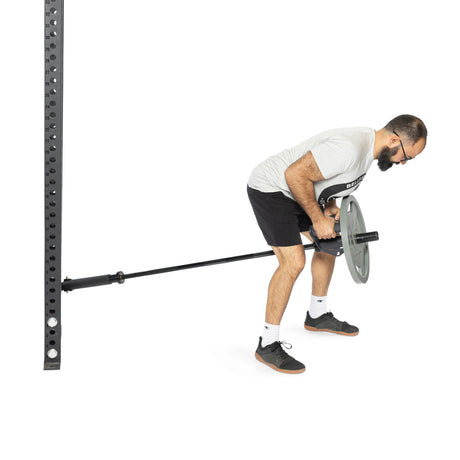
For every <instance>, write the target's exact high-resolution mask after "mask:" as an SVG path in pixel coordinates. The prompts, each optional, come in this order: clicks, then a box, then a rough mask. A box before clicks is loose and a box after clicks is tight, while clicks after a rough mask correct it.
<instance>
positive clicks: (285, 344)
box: [279, 340, 292, 350]
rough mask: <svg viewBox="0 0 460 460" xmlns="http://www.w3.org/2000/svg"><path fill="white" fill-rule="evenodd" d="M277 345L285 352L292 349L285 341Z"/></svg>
mask: <svg viewBox="0 0 460 460" xmlns="http://www.w3.org/2000/svg"><path fill="white" fill-rule="evenodd" d="M279 344H280V345H281V346H282V347H283V348H285V349H286V350H290V349H291V348H292V345H291V344H290V343H287V342H286V341H285V340H283V341H282V342H279Z"/></svg>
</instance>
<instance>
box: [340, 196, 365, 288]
mask: <svg viewBox="0 0 460 460" xmlns="http://www.w3.org/2000/svg"><path fill="white" fill-rule="evenodd" d="M365 231H366V225H365V224H364V218H363V214H362V213H361V208H360V207H359V204H358V201H357V200H356V198H355V197H354V196H353V195H349V196H347V197H345V198H343V199H342V204H341V205H340V233H341V235H342V245H343V252H344V254H345V259H346V260H347V265H348V269H349V270H350V274H351V277H352V278H353V279H354V280H355V282H356V283H358V284H361V283H365V282H366V281H367V279H368V278H369V246H368V243H361V244H358V243H356V241H355V238H354V236H355V235H357V234H358V233H364V232H365Z"/></svg>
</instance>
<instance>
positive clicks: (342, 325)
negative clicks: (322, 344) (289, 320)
mask: <svg viewBox="0 0 460 460" xmlns="http://www.w3.org/2000/svg"><path fill="white" fill-rule="evenodd" d="M305 329H307V330H309V331H325V332H333V333H334V334H340V335H350V336H352V335H358V334H359V329H358V328H357V327H356V326H350V324H348V323H347V322H345V321H339V320H338V319H336V318H334V315H333V314H332V313H331V312H329V313H324V315H321V316H320V317H318V318H316V319H313V318H312V317H311V316H310V313H309V312H307V318H306V320H305Z"/></svg>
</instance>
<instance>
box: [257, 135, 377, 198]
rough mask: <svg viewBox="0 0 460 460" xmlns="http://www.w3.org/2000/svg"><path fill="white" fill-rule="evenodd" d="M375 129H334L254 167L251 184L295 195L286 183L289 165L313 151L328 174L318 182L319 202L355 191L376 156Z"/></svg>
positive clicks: (267, 190) (317, 196)
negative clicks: (285, 175) (286, 172)
mask: <svg viewBox="0 0 460 460" xmlns="http://www.w3.org/2000/svg"><path fill="white" fill-rule="evenodd" d="M374 143H375V131H374V130H373V129H372V128H340V129H332V130H329V131H325V132H323V133H320V134H318V135H317V136H314V137H311V138H310V139H307V140H306V141H304V142H302V143H301V144H299V145H296V146H295V147H292V148H291V149H288V150H283V151H282V152H280V153H278V154H277V155H274V156H271V157H269V158H267V159H266V160H265V161H264V162H262V163H261V164H259V165H258V166H256V167H255V168H254V170H253V171H252V174H251V176H250V177H249V181H248V185H249V187H251V188H254V189H256V190H259V191H261V192H282V193H283V194H284V195H286V196H287V197H289V198H291V199H294V197H293V195H292V193H291V191H290V189H289V186H288V185H287V183H286V179H285V177H284V173H285V171H286V169H287V168H288V167H289V166H290V165H291V164H292V163H294V162H295V161H297V160H298V159H299V158H301V157H302V156H304V155H305V154H306V153H307V152H308V151H311V153H312V154H313V157H314V159H315V161H316V163H317V165H318V167H319V169H320V171H321V173H322V175H323V176H324V178H325V179H324V180H322V181H318V182H315V183H314V187H315V195H316V199H317V201H318V203H319V204H320V205H322V206H323V205H324V204H325V203H327V202H328V201H331V200H333V199H335V198H339V197H344V196H348V195H350V194H351V193H353V192H354V191H355V190H356V189H357V188H358V186H359V184H360V183H361V181H362V180H363V179H364V176H365V175H366V172H367V171H368V169H369V168H370V166H371V164H372V160H373V159H374Z"/></svg>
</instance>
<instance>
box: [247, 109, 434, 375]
mask: <svg viewBox="0 0 460 460" xmlns="http://www.w3.org/2000/svg"><path fill="white" fill-rule="evenodd" d="M426 137H427V129H426V127H425V125H424V123H423V122H422V120H420V119H419V118H417V117H414V116H412V115H400V116H398V117H396V118H394V119H393V120H391V121H390V122H389V123H388V124H387V125H386V126H385V127H384V128H382V129H380V130H379V131H374V130H373V129H371V128H343V129H335V130H330V131H326V132H324V133H321V134H318V135H317V136H314V137H312V138H310V139H308V140H306V141H304V142H302V143H301V144H299V145H297V146H295V147H293V148H291V149H289V150H284V151H282V152H281V153H279V154H278V155H275V156H272V157H270V158H268V159H267V160H265V161H264V162H263V163H261V164H260V165H258V166H257V167H256V168H255V169H254V170H253V171H252V174H251V176H250V178H249V181H248V196H249V200H250V202H251V205H252V208H253V210H254V213H255V216H256V219H257V222H258V224H259V227H260V229H261V230H262V233H263V235H264V237H265V239H266V241H267V243H268V244H269V245H270V246H271V247H272V248H273V251H274V252H275V254H276V256H277V258H278V262H279V267H278V268H277V270H276V271H275V273H274V275H273V277H272V279H271V281H270V284H269V287H268V298H267V306H266V312H265V326H264V332H263V335H262V337H260V338H259V345H258V347H257V350H256V358H257V359H258V360H259V361H261V362H262V363H264V364H267V365H268V366H270V367H271V368H273V369H275V370H277V371H280V372H285V373H295V374H297V373H301V372H303V371H305V366H304V365H303V364H302V363H301V362H299V361H297V360H295V359H294V358H293V357H291V356H290V355H288V354H287V353H286V351H285V350H284V349H283V347H282V344H283V342H280V341H279V329H280V323H281V319H282V317H283V314H284V311H285V309H286V306H287V303H288V300H289V296H290V294H291V291H292V288H293V286H294V283H295V281H296V279H297V277H298V276H299V274H300V272H301V271H302V269H303V268H304V265H305V251H304V248H303V246H302V240H301V237H300V233H302V234H303V235H305V236H306V237H307V238H309V239H311V238H310V235H309V234H308V229H309V228H310V226H312V225H313V228H314V230H315V232H316V234H317V236H318V238H321V239H330V238H334V237H335V236H336V234H335V232H334V223H335V221H336V220H339V218H340V209H339V208H338V207H337V205H336V201H335V200H336V198H339V197H344V196H348V195H350V194H351V193H353V192H354V191H355V190H356V189H357V188H358V186H359V184H360V183H361V181H362V180H363V179H364V177H365V175H366V172H367V171H368V169H369V168H370V166H371V164H372V161H373V160H377V162H378V166H379V168H380V169H381V170H382V171H386V170H388V169H389V168H391V167H392V166H393V165H394V164H402V165H404V164H406V162H407V161H409V160H413V159H414V158H415V157H416V156H417V155H419V154H420V153H421V152H422V150H423V149H424V148H425V144H426ZM334 263H335V256H333V255H330V254H326V253H323V252H315V253H314V254H313V258H312V262H311V272H312V296H311V304H310V309H309V310H308V311H307V317H306V320H305V328H306V329H307V330H309V331H327V332H332V333H336V334H341V335H346V336H355V335H357V334H358V333H359V329H358V328H357V327H356V326H351V325H349V324H348V323H346V322H345V321H339V320H338V319H336V318H335V317H334V315H333V314H332V312H330V311H329V310H328V307H327V291H328V288H329V284H330V281H331V277H332V273H333V270H334Z"/></svg>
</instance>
